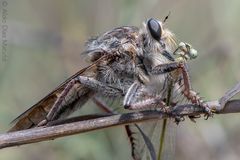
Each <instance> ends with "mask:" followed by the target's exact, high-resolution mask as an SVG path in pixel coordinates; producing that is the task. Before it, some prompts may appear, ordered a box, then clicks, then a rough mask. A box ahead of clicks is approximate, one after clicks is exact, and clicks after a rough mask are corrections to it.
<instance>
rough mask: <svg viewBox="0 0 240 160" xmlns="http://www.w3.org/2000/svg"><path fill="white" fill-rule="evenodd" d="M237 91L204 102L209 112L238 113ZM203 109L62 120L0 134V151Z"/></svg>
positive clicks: (239, 88) (189, 106) (187, 107)
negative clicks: (235, 97)
mask: <svg viewBox="0 0 240 160" xmlns="http://www.w3.org/2000/svg"><path fill="white" fill-rule="evenodd" d="M239 92H240V83H238V84H237V85H235V86H234V87H233V88H232V89H231V90H229V91H228V92H226V93H225V95H224V96H223V97H222V98H220V100H219V101H210V102H207V103H208V106H209V108H210V109H212V110H214V111H215V113H216V114H226V113H239V112H240V100H230V98H232V97H233V96H234V95H236V94H237V93H239ZM203 113H204V112H203V108H201V107H199V106H197V105H193V104H186V105H179V106H176V107H174V108H173V110H172V111H171V112H170V113H166V112H162V111H158V110H147V111H141V112H132V113H124V114H102V115H98V114H95V115H86V116H79V117H75V118H70V119H66V120H57V121H53V122H51V123H49V125H50V126H44V127H36V128H33V129H28V130H23V131H16V132H10V133H5V134H0V149H2V148H6V147H12V146H19V145H23V144H29V143H35V142H40V141H46V140H52V139H55V138H59V137H64V136H68V135H73V134H78V133H84V132H88V131H92V130H97V129H103V128H107V127H112V126H118V125H126V124H131V123H140V122H143V121H147V120H157V119H165V118H174V117H176V116H180V117H181V116H191V115H199V114H203Z"/></svg>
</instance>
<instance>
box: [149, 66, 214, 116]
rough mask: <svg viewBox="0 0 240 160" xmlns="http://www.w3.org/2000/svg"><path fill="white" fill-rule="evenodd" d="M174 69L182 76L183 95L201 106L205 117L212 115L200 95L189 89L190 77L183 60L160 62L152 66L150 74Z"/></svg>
mask: <svg viewBox="0 0 240 160" xmlns="http://www.w3.org/2000/svg"><path fill="white" fill-rule="evenodd" d="M176 70H178V71H180V73H181V74H182V77H183V84H184V88H183V90H182V93H183V95H184V96H185V97H186V98H187V99H188V100H190V101H191V102H192V103H193V104H197V105H199V106H201V107H202V108H203V109H204V111H205V112H206V114H207V117H208V116H212V111H211V110H210V108H209V107H208V105H207V104H206V103H205V102H204V101H203V100H202V99H201V97H200V96H198V94H197V93H196V92H195V91H193V90H192V89H191V85H190V78H189V74H188V71H187V67H186V66H185V64H184V63H183V62H171V63H166V64H161V65H159V66H156V67H155V68H153V70H152V74H164V73H167V72H172V71H176Z"/></svg>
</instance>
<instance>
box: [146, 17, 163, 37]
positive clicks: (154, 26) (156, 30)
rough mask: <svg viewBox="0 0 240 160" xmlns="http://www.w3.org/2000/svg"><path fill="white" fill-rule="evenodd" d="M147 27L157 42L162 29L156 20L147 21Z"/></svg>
mask: <svg viewBox="0 0 240 160" xmlns="http://www.w3.org/2000/svg"><path fill="white" fill-rule="evenodd" d="M147 26H148V29H149V31H150V33H151V35H152V37H153V38H154V39H155V40H157V41H159V40H160V39H161V36H162V27H161V26H160V24H159V22H158V21H157V20H156V19H153V18H151V19H149V20H148V22H147Z"/></svg>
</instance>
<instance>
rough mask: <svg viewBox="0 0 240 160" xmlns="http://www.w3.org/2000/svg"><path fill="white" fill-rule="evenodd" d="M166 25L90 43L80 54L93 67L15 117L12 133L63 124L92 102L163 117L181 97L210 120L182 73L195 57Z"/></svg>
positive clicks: (118, 32) (125, 30) (122, 30)
mask: <svg viewBox="0 0 240 160" xmlns="http://www.w3.org/2000/svg"><path fill="white" fill-rule="evenodd" d="M164 24H165V23H164V22H161V21H158V20H156V19H153V18H151V19H148V20H147V21H146V22H144V24H143V26H142V27H141V28H138V27H134V26H123V27H119V28H115V29H113V30H111V31H108V32H105V33H104V34H102V35H100V36H98V37H96V38H93V39H91V40H89V41H88V42H87V44H86V50H85V51H84V54H85V55H87V57H89V59H90V61H91V64H90V65H89V66H88V67H86V68H84V69H82V70H80V71H79V72H77V73H76V74H74V75H73V76H71V77H70V78H69V79H67V80H66V81H65V82H63V83H62V84H60V85H59V86H58V87H57V88H56V89H55V90H53V91H52V92H51V93H49V94H48V95H47V96H46V97H44V98H43V99H42V100H40V101H39V102H38V103H36V104H35V105H33V106H32V107H31V108H29V109H28V110H27V111H25V112H24V113H22V114H21V115H20V116H18V117H17V118H16V119H15V120H14V122H15V125H14V126H13V127H12V128H11V129H10V131H17V130H24V129H28V128H32V127H35V126H42V125H46V124H48V122H51V121H53V120H57V119H61V118H64V117H66V116H68V115H69V114H71V113H72V112H74V111H75V110H76V109H78V108H81V107H82V106H83V105H84V104H85V103H86V102H87V101H88V100H90V99H92V98H95V97H111V98H113V99H121V100H122V101H121V102H122V106H124V108H125V109H128V110H142V109H150V108H159V109H162V110H163V111H167V110H168V108H169V107H170V106H174V105H176V104H177V103H179V102H178V100H177V97H178V95H181V96H183V97H185V99H187V100H188V101H190V103H194V104H198V105H200V106H201V107H203V108H204V109H205V111H206V114H211V111H210V110H209V109H208V106H207V105H206V104H205V103H204V102H203V101H202V100H201V98H200V97H199V96H198V95H197V94H196V93H195V92H194V91H192V89H191V86H190V81H189V75H188V71H187V69H186V62H187V61H188V60H190V59H194V58H196V56H197V51H196V50H194V49H193V48H192V47H191V46H190V45H189V44H187V43H182V42H181V43H180V44H179V45H178V46H177V45H176V40H175V38H174V35H173V34H172V33H171V32H170V31H169V30H168V29H166V28H165V26H164ZM170 93H171V94H170ZM170 99H171V101H170ZM128 129H129V130H128V131H129V132H128V133H129V136H130V137H131V136H132V134H131V130H130V128H128ZM159 134H160V133H159ZM132 145H134V144H133V143H132ZM132 150H133V152H132V156H133V158H134V159H137V158H136V157H137V155H136V153H135V152H134V148H132Z"/></svg>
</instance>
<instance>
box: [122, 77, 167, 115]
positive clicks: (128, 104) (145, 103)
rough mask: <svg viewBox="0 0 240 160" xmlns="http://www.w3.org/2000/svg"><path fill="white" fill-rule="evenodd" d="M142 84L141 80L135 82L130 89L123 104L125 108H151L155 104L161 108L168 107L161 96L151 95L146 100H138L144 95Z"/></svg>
mask: <svg viewBox="0 0 240 160" xmlns="http://www.w3.org/2000/svg"><path fill="white" fill-rule="evenodd" d="M142 87H143V86H142V85H141V84H140V83H139V82H137V81H136V82H134V83H133V84H132V85H131V86H130V88H129V89H128V91H127V93H126V95H125V97H124V100H123V105H124V108H125V109H129V110H140V109H149V108H151V107H153V106H158V107H160V108H164V109H166V107H167V106H166V104H165V102H164V101H163V99H162V98H161V97H160V96H155V97H150V98H147V99H146V100H142V101H138V99H139V98H142V96H144V95H143V94H144V93H143V92H142V91H139V90H141V89H142Z"/></svg>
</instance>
